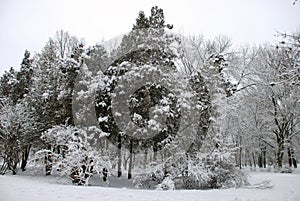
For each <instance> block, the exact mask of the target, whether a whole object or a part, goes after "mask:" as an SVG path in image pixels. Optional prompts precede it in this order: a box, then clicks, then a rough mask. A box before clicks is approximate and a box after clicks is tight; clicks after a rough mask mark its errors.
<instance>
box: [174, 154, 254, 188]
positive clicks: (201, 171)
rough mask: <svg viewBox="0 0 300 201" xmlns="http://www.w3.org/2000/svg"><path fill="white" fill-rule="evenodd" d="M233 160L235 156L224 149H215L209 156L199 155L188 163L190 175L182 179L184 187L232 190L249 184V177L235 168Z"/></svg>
mask: <svg viewBox="0 0 300 201" xmlns="http://www.w3.org/2000/svg"><path fill="white" fill-rule="evenodd" d="M233 160H234V157H233V155H232V154H231V153H229V152H226V151H224V150H222V149H215V150H213V151H212V153H210V154H207V155H204V154H198V155H197V156H196V158H194V159H190V160H189V162H188V174H187V175H185V176H183V177H182V179H181V182H182V183H181V185H182V187H183V188H193V189H207V188H230V187H241V186H243V185H245V184H248V182H247V175H246V174H245V173H243V172H242V171H241V170H239V169H238V168H237V167H235V163H234V161H233ZM178 185H179V184H178Z"/></svg>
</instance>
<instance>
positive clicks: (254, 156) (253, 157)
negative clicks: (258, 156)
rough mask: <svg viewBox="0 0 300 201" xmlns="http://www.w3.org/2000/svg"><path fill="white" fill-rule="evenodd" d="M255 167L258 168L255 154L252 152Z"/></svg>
mask: <svg viewBox="0 0 300 201" xmlns="http://www.w3.org/2000/svg"><path fill="white" fill-rule="evenodd" d="M252 158H253V166H254V167H255V168H256V161H255V154H254V152H252Z"/></svg>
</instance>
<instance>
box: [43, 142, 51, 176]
mask: <svg viewBox="0 0 300 201" xmlns="http://www.w3.org/2000/svg"><path fill="white" fill-rule="evenodd" d="M48 150H49V151H51V145H48ZM45 164H46V165H45V170H46V176H47V175H51V172H52V156H51V154H49V153H47V154H46V156H45Z"/></svg>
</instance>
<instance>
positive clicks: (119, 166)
mask: <svg viewBox="0 0 300 201" xmlns="http://www.w3.org/2000/svg"><path fill="white" fill-rule="evenodd" d="M121 148H122V140H121V135H120V134H119V136H118V150H117V152H118V177H121V176H122V169H121V166H122V152H121Z"/></svg>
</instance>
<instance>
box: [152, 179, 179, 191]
mask: <svg viewBox="0 0 300 201" xmlns="http://www.w3.org/2000/svg"><path fill="white" fill-rule="evenodd" d="M156 190H175V183H174V181H173V180H172V179H171V177H166V178H164V180H163V181H162V182H161V183H160V184H158V185H157V187H156Z"/></svg>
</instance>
